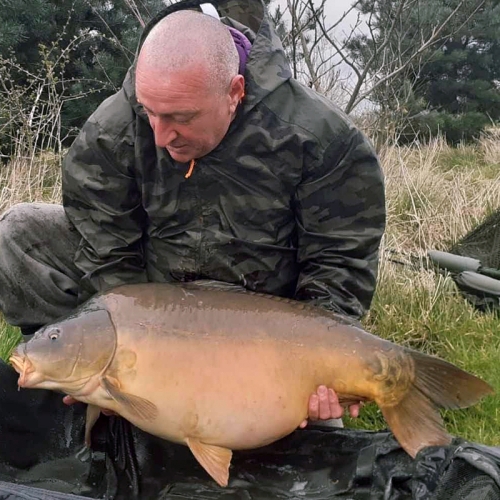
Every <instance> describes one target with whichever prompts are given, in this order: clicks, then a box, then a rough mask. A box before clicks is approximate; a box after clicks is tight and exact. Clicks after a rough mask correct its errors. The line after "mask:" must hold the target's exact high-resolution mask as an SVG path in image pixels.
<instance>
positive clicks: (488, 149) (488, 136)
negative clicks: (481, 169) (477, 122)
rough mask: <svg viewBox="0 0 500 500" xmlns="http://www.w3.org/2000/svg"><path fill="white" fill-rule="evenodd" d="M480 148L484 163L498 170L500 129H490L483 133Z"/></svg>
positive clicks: (499, 162)
mask: <svg viewBox="0 0 500 500" xmlns="http://www.w3.org/2000/svg"><path fill="white" fill-rule="evenodd" d="M480 148H481V152H482V153H483V157H484V160H485V162H486V163H488V164H490V165H495V166H496V167H497V168H498V169H499V170H500V127H490V128H488V129H486V130H485V131H484V133H483V135H482V137H481V141H480Z"/></svg>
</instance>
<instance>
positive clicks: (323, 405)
mask: <svg viewBox="0 0 500 500" xmlns="http://www.w3.org/2000/svg"><path fill="white" fill-rule="evenodd" d="M318 396H319V418H320V419H321V420H328V419H329V418H332V412H331V410H330V395H329V391H328V389H327V388H326V387H325V386H324V385H320V386H319V387H318ZM337 403H338V400H337ZM333 406H335V399H334V402H333Z"/></svg>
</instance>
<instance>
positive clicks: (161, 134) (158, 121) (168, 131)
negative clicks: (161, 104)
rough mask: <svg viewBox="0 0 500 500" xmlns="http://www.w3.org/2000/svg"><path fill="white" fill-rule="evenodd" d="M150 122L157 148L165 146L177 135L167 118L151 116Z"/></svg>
mask: <svg viewBox="0 0 500 500" xmlns="http://www.w3.org/2000/svg"><path fill="white" fill-rule="evenodd" d="M150 123H151V128H152V129H153V133H154V136H155V144H156V146H157V147H159V148H165V147H167V146H168V145H169V144H171V143H172V142H173V141H174V140H175V139H176V138H177V137H178V135H179V134H178V133H177V132H176V130H175V128H174V127H173V126H172V123H171V122H170V121H169V120H165V119H162V118H160V117H151V118H150Z"/></svg>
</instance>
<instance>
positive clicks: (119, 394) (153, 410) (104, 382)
mask: <svg viewBox="0 0 500 500" xmlns="http://www.w3.org/2000/svg"><path fill="white" fill-rule="evenodd" d="M101 386H102V387H103V389H104V390H105V391H106V392H107V393H108V394H109V395H110V397H111V398H113V399H114V400H115V401H116V402H117V403H119V404H121V405H122V406H123V407H125V409H126V410H127V411H128V412H130V413H132V414H133V415H134V416H135V417H138V418H140V419H142V420H154V419H155V418H156V417H157V416H158V408H157V407H156V405H154V404H153V403H151V401H148V400H147V399H144V398H141V397H139V396H134V395H133V394H128V393H126V392H123V391H122V390H121V389H120V382H119V381H118V380H117V379H115V378H114V377H111V376H109V375H107V376H105V377H102V378H101Z"/></svg>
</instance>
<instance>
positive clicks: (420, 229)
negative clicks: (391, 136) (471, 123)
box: [380, 139, 500, 253]
mask: <svg viewBox="0 0 500 500" xmlns="http://www.w3.org/2000/svg"><path fill="white" fill-rule="evenodd" d="M485 147H487V143H483V142H482V143H481V145H480V146H479V147H477V146H461V147H460V148H455V149H452V148H450V147H449V146H448V145H447V144H446V143H445V141H444V140H443V139H435V140H434V141H432V142H431V143H430V144H428V145H426V146H420V147H394V146H389V147H384V148H382V150H381V151H380V157H381V161H382V165H383V168H384V172H385V177H386V191H387V210H388V223H387V234H386V236H385V241H384V244H385V246H386V247H391V248H394V249H396V250H399V251H411V252H416V253H422V252H425V251H426V250H428V249H430V248H435V249H445V248H447V247H448V246H449V245H450V244H451V243H452V242H455V241H457V240H458V239H459V238H460V237H461V236H463V235H465V234H466V233H467V232H468V231H469V230H470V229H471V228H472V227H474V226H475V225H477V224H478V223H479V222H480V221H481V219H482V218H483V217H484V216H485V215H486V214H487V212H488V210H492V209H495V208H498V207H500V168H498V169H495V168H492V165H491V164H490V163H488V162H489V158H488V162H486V160H485V156H482V155H481V152H480V150H481V148H485Z"/></svg>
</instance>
